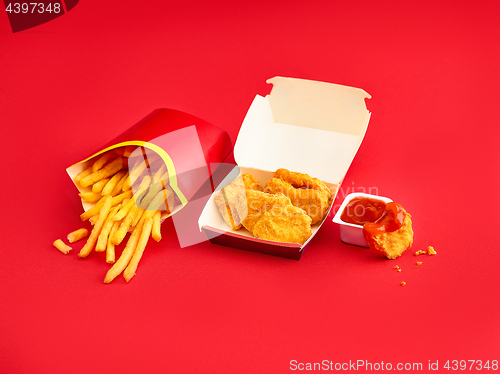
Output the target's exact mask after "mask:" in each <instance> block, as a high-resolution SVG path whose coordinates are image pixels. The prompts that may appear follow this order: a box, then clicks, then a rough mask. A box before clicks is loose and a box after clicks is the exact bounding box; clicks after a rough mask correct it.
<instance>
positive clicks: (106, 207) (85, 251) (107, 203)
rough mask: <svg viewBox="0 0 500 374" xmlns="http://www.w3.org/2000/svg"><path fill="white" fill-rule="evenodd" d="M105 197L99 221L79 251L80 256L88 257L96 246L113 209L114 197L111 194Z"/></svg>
mask: <svg viewBox="0 0 500 374" xmlns="http://www.w3.org/2000/svg"><path fill="white" fill-rule="evenodd" d="M103 199H104V203H103V206H102V209H101V211H100V212H99V218H98V219H97V222H96V223H95V225H94V227H93V228H92V232H91V233H90V236H89V238H88V239H87V243H85V245H84V246H83V248H82V249H81V250H80V253H78V256H79V257H81V258H85V257H87V256H88V255H89V254H90V252H91V251H92V248H94V245H95V243H96V241H97V238H98V237H99V234H100V232H101V229H102V227H103V225H104V222H105V221H106V217H107V216H108V214H109V211H110V210H111V203H112V202H113V198H112V197H111V196H105V197H104V198H103ZM101 200H102V199H101ZM101 200H99V201H101Z"/></svg>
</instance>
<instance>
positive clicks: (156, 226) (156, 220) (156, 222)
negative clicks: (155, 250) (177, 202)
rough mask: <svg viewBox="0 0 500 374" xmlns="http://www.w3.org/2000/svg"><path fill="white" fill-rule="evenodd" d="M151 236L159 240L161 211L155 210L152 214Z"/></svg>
mask: <svg viewBox="0 0 500 374" xmlns="http://www.w3.org/2000/svg"><path fill="white" fill-rule="evenodd" d="M151 237H152V238H153V239H154V240H156V241H157V242H159V241H160V240H161V212H160V211H159V210H157V211H156V212H155V214H154V215H153V228H152V231H151Z"/></svg>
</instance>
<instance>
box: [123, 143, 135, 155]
mask: <svg viewBox="0 0 500 374" xmlns="http://www.w3.org/2000/svg"><path fill="white" fill-rule="evenodd" d="M136 148H137V146H135V145H127V146H126V147H125V149H124V151H123V157H129V156H130V154H131V153H132V152H134V150H135V149H136Z"/></svg>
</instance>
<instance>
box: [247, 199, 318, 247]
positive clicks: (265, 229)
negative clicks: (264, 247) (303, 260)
mask: <svg viewBox="0 0 500 374" xmlns="http://www.w3.org/2000/svg"><path fill="white" fill-rule="evenodd" d="M253 234H254V236H255V237H256V238H261V239H267V240H273V241H276V242H287V243H299V244H304V243H305V242H306V241H307V239H309V238H310V237H311V235H312V231H311V218H310V217H309V216H308V215H307V214H305V212H304V211H303V210H302V209H300V208H297V207H294V206H293V205H285V206H281V205H276V206H274V207H273V208H272V209H271V210H270V211H269V212H266V213H265V214H264V215H262V217H261V218H260V219H259V220H258V222H257V223H256V224H255V227H254V230H253Z"/></svg>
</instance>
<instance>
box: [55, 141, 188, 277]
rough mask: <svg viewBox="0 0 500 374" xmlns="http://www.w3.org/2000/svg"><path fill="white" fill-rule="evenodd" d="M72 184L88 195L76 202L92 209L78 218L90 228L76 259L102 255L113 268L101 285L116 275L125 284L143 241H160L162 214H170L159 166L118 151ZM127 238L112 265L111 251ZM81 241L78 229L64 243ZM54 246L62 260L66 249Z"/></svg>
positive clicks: (151, 157) (134, 150) (170, 197)
mask: <svg viewBox="0 0 500 374" xmlns="http://www.w3.org/2000/svg"><path fill="white" fill-rule="evenodd" d="M75 182H76V183H78V184H79V186H80V187H81V188H82V189H86V190H88V191H86V192H82V193H80V194H79V196H80V197H81V198H82V200H84V201H86V202H89V203H95V205H94V206H93V207H91V208H90V209H89V210H87V211H86V212H84V213H82V214H81V215H80V218H81V219H82V221H90V223H91V224H92V226H93V227H92V231H91V232H90V235H89V236H88V239H87V242H86V243H85V245H84V246H83V247H82V249H81V250H80V253H79V254H78V256H79V257H81V258H86V257H87V256H88V255H89V254H90V253H91V252H92V250H93V249H95V251H96V252H106V262H107V263H109V264H113V265H112V266H111V268H110V269H109V270H108V272H107V274H106V276H105V278H104V283H110V282H111V281H112V280H113V279H115V278H116V277H117V276H118V275H120V274H121V273H122V272H123V276H124V278H125V279H126V281H127V282H128V281H129V280H130V279H132V277H133V276H134V275H135V273H136V270H137V265H138V264H139V261H140V259H141V257H142V255H143V253H144V250H145V248H146V245H147V243H148V240H149V237H152V238H153V239H154V240H156V241H157V242H158V241H160V240H161V216H162V213H163V212H166V213H170V212H171V210H172V209H173V208H174V205H176V204H177V203H178V200H177V197H176V196H175V194H174V192H173V191H172V189H171V188H170V186H169V176H168V172H167V168H166V167H165V164H164V162H163V160H162V159H161V158H160V157H159V156H158V155H157V154H155V153H153V154H151V153H147V152H146V149H144V148H143V147H135V146H127V147H121V148H117V149H114V150H111V151H108V152H106V153H104V154H103V155H101V156H98V157H96V161H94V162H93V163H92V165H90V166H89V167H88V168H87V169H85V170H84V171H82V172H81V173H80V174H78V175H77V176H76V178H75ZM128 233H130V236H129V238H128V240H127V243H126V245H125V248H124V249H123V251H122V252H121V255H120V257H119V258H118V260H115V257H116V254H115V252H116V249H117V246H119V245H120V244H121V243H122V242H123V241H124V240H125V237H126V236H127V234H128ZM87 235H88V232H87V230H86V229H80V230H77V231H75V232H72V233H70V234H69V235H68V241H69V242H70V243H73V242H74V241H76V240H80V239H83V238H85V237H87ZM54 246H55V247H56V248H58V249H59V250H60V251H61V252H63V253H66V254H67V253H69V250H70V249H71V247H69V246H67V245H66V244H64V242H63V241H62V240H60V239H58V240H56V241H55V242H54Z"/></svg>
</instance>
